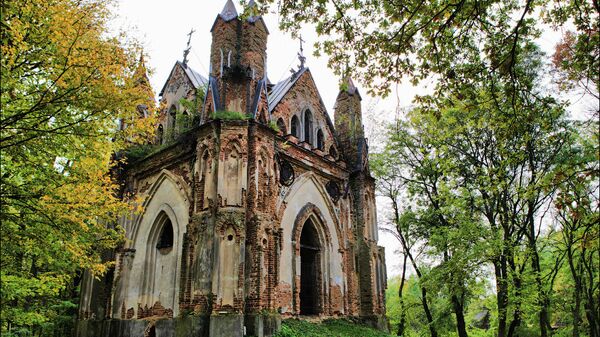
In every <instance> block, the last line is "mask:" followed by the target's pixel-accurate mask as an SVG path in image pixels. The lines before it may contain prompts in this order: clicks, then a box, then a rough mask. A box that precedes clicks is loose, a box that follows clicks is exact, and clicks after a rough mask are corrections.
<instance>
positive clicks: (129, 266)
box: [76, 0, 386, 337]
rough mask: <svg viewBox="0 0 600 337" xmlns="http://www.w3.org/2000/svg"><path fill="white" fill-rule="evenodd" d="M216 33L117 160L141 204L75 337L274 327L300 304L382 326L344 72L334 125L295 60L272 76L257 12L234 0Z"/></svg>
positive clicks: (368, 186)
mask: <svg viewBox="0 0 600 337" xmlns="http://www.w3.org/2000/svg"><path fill="white" fill-rule="evenodd" d="M211 32H212V47H211V55H210V65H211V66H210V73H209V74H208V78H204V77H203V76H201V75H200V74H198V73H197V72H195V71H194V70H192V69H191V68H190V67H189V66H188V65H187V62H186V61H185V57H184V61H183V62H177V63H176V64H175V66H174V67H173V70H172V71H171V74H170V76H169V78H168V80H167V82H166V83H165V85H164V87H163V89H162V91H161V93H160V95H161V101H162V103H163V104H162V105H161V106H164V107H165V108H164V109H163V110H164V111H161V115H160V125H158V126H157V127H158V130H157V137H156V141H155V142H156V148H157V149H158V150H156V151H154V152H153V153H152V154H150V155H148V156H146V157H144V158H141V159H138V160H132V161H130V162H129V163H128V164H127V166H126V167H125V168H124V169H123V170H122V172H120V179H121V180H122V182H123V185H124V192H127V193H128V194H133V195H136V196H140V197H142V200H144V201H143V212H142V213H141V214H136V215H135V216H132V217H130V218H129V219H122V220H121V221H120V225H121V226H122V227H123V228H124V229H125V236H126V241H125V243H124V244H123V246H122V247H120V248H119V249H118V250H116V251H115V252H112V253H111V254H110V256H108V258H110V259H113V260H114V261H115V267H114V269H113V270H111V272H109V273H108V274H107V275H105V276H104V277H103V278H102V279H100V280H97V279H94V278H92V277H90V276H89V275H85V276H84V281H83V283H82V290H81V293H82V295H81V303H80V309H79V320H78V323H77V329H76V330H77V331H76V335H77V336H79V337H100V336H102V337H108V336H140V337H141V336H144V337H152V336H158V337H163V336H178V337H181V336H186V337H187V336H190V337H191V336H211V337H213V336H214V337H216V336H227V337H229V336H240V337H241V336H244V335H253V336H270V335H272V334H273V333H274V332H276V331H277V330H278V329H279V327H280V324H281V319H282V318H291V317H299V318H303V317H305V316H320V317H358V318H360V319H362V320H364V322H367V323H369V324H371V325H373V326H377V327H380V328H385V324H386V323H385V303H384V300H385V298H384V292H385V288H386V271H385V256H384V250H383V248H382V247H379V246H377V219H376V207H375V181H374V179H373V178H372V177H371V175H370V173H369V167H368V147H367V143H366V139H365V137H364V132H363V127H362V120H361V96H360V93H359V91H358V89H357V88H356V87H355V86H354V85H353V83H352V81H351V80H350V79H346V83H345V85H343V86H342V87H343V89H342V90H341V91H340V92H339V94H338V97H337V101H336V105H335V108H334V110H335V111H334V116H335V117H334V121H333V122H332V121H331V120H330V118H329V115H328V113H327V111H326V109H325V106H324V105H323V102H322V100H321V98H320V95H319V92H318V91H317V88H316V86H315V83H314V80H313V77H312V75H311V72H310V70H309V69H308V68H307V67H305V66H304V62H301V66H300V67H299V68H298V69H296V70H293V71H292V75H291V76H290V77H289V78H287V79H285V80H283V81H281V82H279V83H276V84H271V83H270V82H269V80H268V78H267V77H266V69H265V67H266V58H267V55H266V47H267V36H268V34H269V32H268V30H267V27H266V26H265V23H264V21H263V20H262V18H261V17H256V16H254V17H250V18H240V17H239V16H238V14H237V12H236V9H235V6H234V5H233V3H232V2H231V0H229V1H227V3H226V5H225V8H224V9H223V11H222V12H221V13H220V14H219V15H217V18H216V20H215V22H214V25H213V27H212V30H211ZM146 80H147V79H146ZM146 83H147V81H146ZM199 89H200V90H199ZM200 91H203V92H205V95H204V96H205V97H204V100H203V101H202V102H201V103H200V104H199V105H197V106H198V109H197V111H193V110H192V111H190V110H189V106H190V105H189V104H183V103H182V102H183V101H182V98H183V99H186V100H187V101H194V100H195V99H196V97H195V95H197V94H198V93H199V92H200ZM236 113H237V114H236ZM232 116H234V118H232ZM235 116H248V118H235ZM182 118H184V119H185V121H183V122H182ZM275 125H276V127H275Z"/></svg>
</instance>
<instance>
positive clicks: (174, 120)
mask: <svg viewBox="0 0 600 337" xmlns="http://www.w3.org/2000/svg"><path fill="white" fill-rule="evenodd" d="M169 118H170V119H171V125H170V127H171V129H175V125H176V124H175V123H177V108H176V107H175V106H174V105H171V107H170V108H169Z"/></svg>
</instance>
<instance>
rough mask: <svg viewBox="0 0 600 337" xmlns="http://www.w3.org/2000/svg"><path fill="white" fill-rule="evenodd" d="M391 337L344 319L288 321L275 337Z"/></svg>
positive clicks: (285, 321)
mask: <svg viewBox="0 0 600 337" xmlns="http://www.w3.org/2000/svg"><path fill="white" fill-rule="evenodd" d="M319 336H326V337H357V336H360V337H390V336H391V335H388V334H386V333H384V332H382V331H379V330H377V329H373V328H370V327H366V326H363V325H359V324H357V323H353V322H351V321H349V320H344V319H330V320H325V321H323V322H322V323H311V322H306V321H301V320H297V319H286V320H284V321H283V322H282V324H281V331H279V332H278V333H277V334H275V335H274V336H273V337H319Z"/></svg>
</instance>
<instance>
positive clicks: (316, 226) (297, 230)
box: [292, 203, 331, 315]
mask: <svg viewBox="0 0 600 337" xmlns="http://www.w3.org/2000/svg"><path fill="white" fill-rule="evenodd" d="M322 219H323V216H322V214H321V211H320V210H319V208H318V207H317V206H315V205H314V204H311V203H308V204H306V205H305V206H304V207H303V208H302V209H301V210H300V212H299V213H298V215H297V217H296V220H295V221H294V229H293V231H292V244H293V247H294V251H293V262H292V263H293V264H292V270H293V272H294V285H293V300H294V303H293V306H294V312H295V313H296V314H300V315H319V314H327V313H328V312H327V311H328V310H327V307H328V306H327V303H329V291H328V289H329V286H328V284H329V274H330V273H329V265H328V263H327V261H328V260H329V258H330V250H331V237H330V233H329V231H328V229H327V226H326V225H325V223H324V222H323V220H322ZM303 288H304V289H303Z"/></svg>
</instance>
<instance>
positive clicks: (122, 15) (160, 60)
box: [115, 0, 582, 276]
mask: <svg viewBox="0 0 600 337" xmlns="http://www.w3.org/2000/svg"><path fill="white" fill-rule="evenodd" d="M225 1H226V0H213V1H208V0H171V1H169V2H165V1H158V0H118V8H116V9H115V13H117V15H118V17H117V18H116V21H115V23H116V28H117V29H119V28H120V29H124V30H125V31H127V33H128V34H129V35H130V36H133V37H135V38H137V39H138V40H140V41H141V42H142V44H143V46H144V51H145V53H146V54H147V56H148V57H147V59H146V62H147V66H148V67H149V68H150V69H152V70H153V71H154V72H153V73H152V74H151V76H150V81H151V83H152V86H153V88H154V91H155V92H156V93H158V91H160V89H161V88H162V86H163V84H164V82H165V81H166V79H167V77H168V76H169V72H170V71H171V68H172V67H173V65H174V64H175V62H176V61H177V60H182V59H183V50H184V49H185V47H186V43H187V40H188V36H187V34H188V33H189V31H190V30H191V29H194V30H195V33H194V34H193V36H192V41H191V46H192V49H191V52H190V54H189V55H188V64H189V65H190V66H191V67H192V68H193V69H195V70H196V71H198V72H199V73H201V74H202V75H204V76H207V73H208V68H209V64H208V62H209V54H210V45H211V34H210V28H211V26H212V24H213V22H214V20H215V18H216V16H217V15H218V13H220V12H221V10H222V8H223V6H224V4H225ZM234 2H235V3H236V5H237V8H238V12H241V7H240V5H239V4H238V3H237V1H234ZM264 20H265V23H266V25H267V27H268V29H269V32H270V35H269V40H268V44H267V72H268V77H269V79H270V80H271V82H273V83H277V82H278V81H280V80H282V79H284V78H286V77H288V76H289V75H290V69H291V68H292V67H294V68H295V67H297V66H298V64H299V61H298V58H297V53H298V51H299V41H298V40H292V38H291V36H290V35H289V34H287V33H284V32H281V31H279V29H278V14H273V13H271V14H268V15H266V16H265V17H264ZM301 33H302V37H303V39H304V41H306V42H305V44H304V55H305V56H306V57H307V61H306V65H307V66H308V67H309V68H310V70H311V73H312V75H313V76H314V78H315V82H316V84H317V87H318V88H319V91H320V94H321V97H322V98H323V101H324V103H325V106H326V107H327V110H328V112H329V114H330V117H331V118H332V119H333V105H334V103H335V98H336V96H337V93H338V83H339V79H338V78H336V76H334V75H333V72H332V71H331V70H329V69H328V68H327V64H326V63H327V60H326V58H324V57H322V58H316V57H314V56H312V54H313V48H312V46H313V43H314V42H315V41H316V39H317V35H316V34H315V33H314V30H313V29H311V28H305V29H303V30H302V32H301ZM560 36H561V33H560V32H555V31H552V30H550V29H547V30H545V32H544V34H543V35H542V38H541V39H540V44H541V45H542V49H543V50H545V51H546V52H547V53H549V54H550V53H551V50H552V48H553V46H554V45H555V44H556V43H557V42H558V41H559V40H560ZM355 83H356V82H355ZM356 85H357V86H358V87H359V89H361V88H364V86H362V85H361V84H360V83H356ZM424 90H427V89H426V85H423V86H421V87H420V88H415V87H412V86H411V85H409V84H398V85H397V86H396V87H395V88H394V89H393V92H392V94H391V95H390V97H389V98H387V99H375V98H372V97H368V96H367V95H366V90H365V89H362V91H361V94H362V96H363V97H364V99H363V111H364V110H365V109H366V106H367V105H368V104H371V103H374V102H376V105H375V109H374V112H370V113H369V114H368V115H369V116H368V118H364V119H363V121H364V123H365V127H366V129H367V135H369V133H370V134H371V137H372V138H373V137H374V136H375V135H376V134H377V131H379V130H378V128H377V126H376V122H381V120H391V119H393V118H394V115H395V111H396V108H397V107H406V106H408V105H409V104H410V103H411V101H412V99H413V97H414V95H415V94H416V93H417V92H418V91H421V92H423V91H424ZM157 98H158V97H157ZM576 100H577V98H575V101H576ZM576 105H577V104H576ZM579 105H582V104H579ZM572 108H573V107H572ZM576 110H579V109H576ZM363 114H364V113H363ZM377 120H378V121H377ZM369 131H370V132H369ZM381 201H382V200H381V199H380V201H379V202H378V205H379V206H378V217H379V218H381V217H382V216H383V214H384V213H386V212H385V210H384V209H382V207H385V206H384V205H385V202H381ZM379 237H380V240H379V243H380V245H383V246H384V247H385V248H386V260H387V269H388V276H393V275H398V274H399V273H400V271H401V270H400V266H399V265H400V261H401V257H400V255H399V254H395V253H394V251H396V250H397V249H398V248H399V244H398V242H397V241H396V240H395V239H394V238H393V237H391V235H388V234H385V233H381V232H380V236H379Z"/></svg>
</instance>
